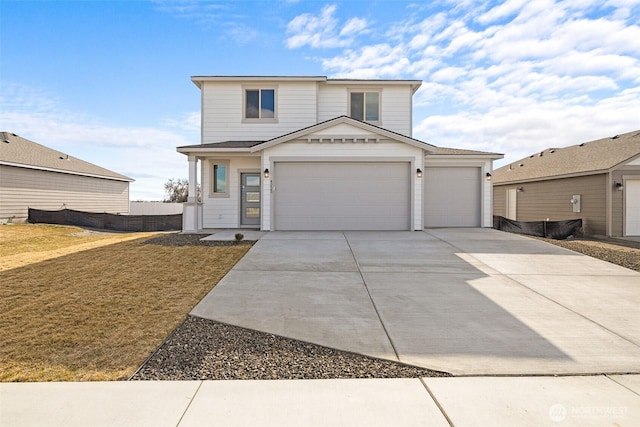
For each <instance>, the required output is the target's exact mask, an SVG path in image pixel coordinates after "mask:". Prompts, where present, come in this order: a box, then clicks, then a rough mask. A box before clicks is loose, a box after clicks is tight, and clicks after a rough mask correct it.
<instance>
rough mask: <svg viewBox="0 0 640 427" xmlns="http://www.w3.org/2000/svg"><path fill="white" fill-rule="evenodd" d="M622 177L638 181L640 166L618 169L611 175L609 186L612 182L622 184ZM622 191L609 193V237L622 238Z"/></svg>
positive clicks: (613, 190)
mask: <svg viewBox="0 0 640 427" xmlns="http://www.w3.org/2000/svg"><path fill="white" fill-rule="evenodd" d="M623 176H624V177H625V178H626V179H629V178H631V179H640V166H633V165H628V166H625V167H624V168H622V169H618V170H616V171H613V172H612V173H611V185H613V183H614V182H616V181H618V182H624V179H623ZM624 211H625V209H624V190H623V191H616V190H615V189H612V191H611V235H612V236H616V237H620V236H623V235H624V234H623V224H624Z"/></svg>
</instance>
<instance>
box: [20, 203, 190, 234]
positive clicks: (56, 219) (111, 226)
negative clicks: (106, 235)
mask: <svg viewBox="0 0 640 427" xmlns="http://www.w3.org/2000/svg"><path fill="white" fill-rule="evenodd" d="M29 222H30V223H44V224H60V225H77V226H79V227H89V228H99V229H104V230H116V231H174V230H182V214H176V215H114V214H109V213H94V212H80V211H74V210H71V209H62V210H59V211H43V210H40V209H31V208H29Z"/></svg>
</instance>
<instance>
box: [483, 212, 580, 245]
mask: <svg viewBox="0 0 640 427" xmlns="http://www.w3.org/2000/svg"><path fill="white" fill-rule="evenodd" d="M493 228H495V229H496V230H502V231H508V232H510V233H519V234H527V235H529V236H538V237H546V238H549V239H556V240H563V239H566V238H567V237H569V236H576V234H579V233H582V219H569V220H566V221H527V222H524V221H513V220H511V219H508V218H505V217H503V216H494V217H493Z"/></svg>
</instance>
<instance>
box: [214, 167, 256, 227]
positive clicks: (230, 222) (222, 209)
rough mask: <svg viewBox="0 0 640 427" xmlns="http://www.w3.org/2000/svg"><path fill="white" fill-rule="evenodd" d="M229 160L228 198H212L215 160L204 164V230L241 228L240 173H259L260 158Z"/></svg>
mask: <svg viewBox="0 0 640 427" xmlns="http://www.w3.org/2000/svg"><path fill="white" fill-rule="evenodd" d="M218 160H229V176H228V178H229V182H228V189H229V192H228V197H211V195H210V193H211V184H212V182H211V174H212V172H213V164H214V163H215V160H214V159H207V160H205V161H203V162H202V165H203V169H202V194H203V196H202V203H203V220H202V226H203V227H204V228H236V227H239V226H240V172H259V171H260V170H261V169H260V157H231V158H229V157H227V158H220V159H218Z"/></svg>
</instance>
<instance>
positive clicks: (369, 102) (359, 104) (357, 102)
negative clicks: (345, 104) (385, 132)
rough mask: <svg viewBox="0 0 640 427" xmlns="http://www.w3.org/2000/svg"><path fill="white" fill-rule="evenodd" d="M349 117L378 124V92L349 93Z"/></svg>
mask: <svg viewBox="0 0 640 427" xmlns="http://www.w3.org/2000/svg"><path fill="white" fill-rule="evenodd" d="M349 116H350V117H351V118H354V119H356V120H360V121H363V122H379V121H380V92H377V91H362V92H356V91H351V92H349Z"/></svg>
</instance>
